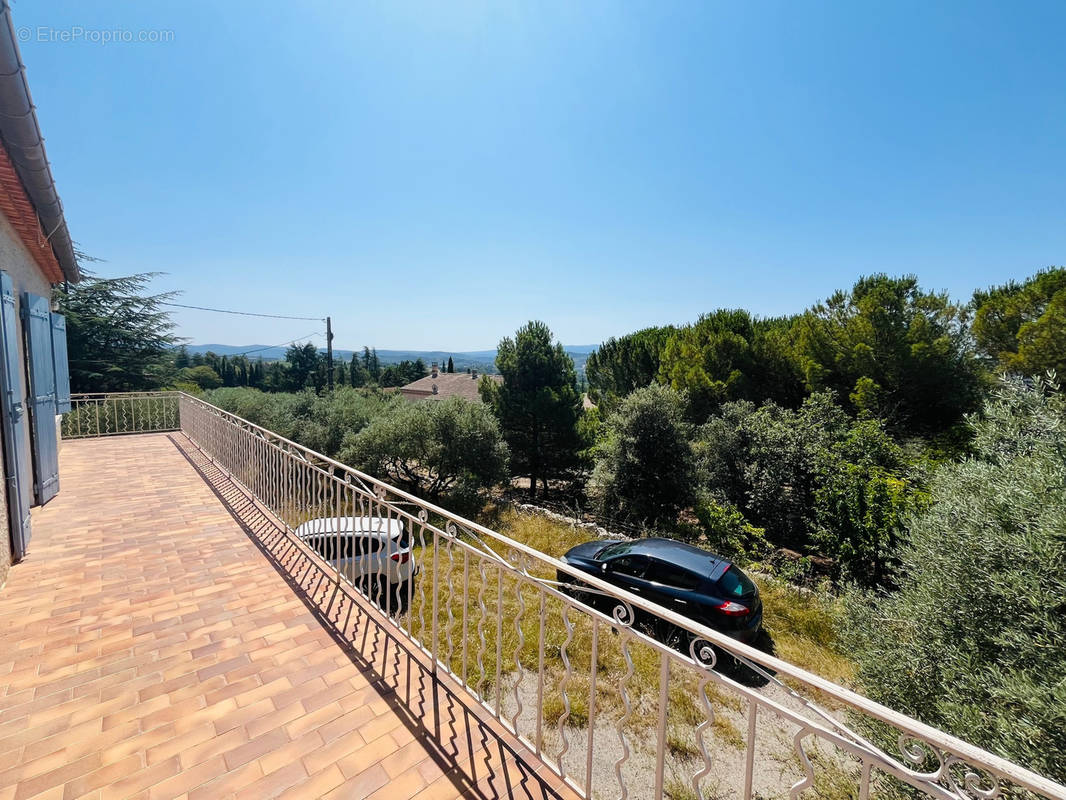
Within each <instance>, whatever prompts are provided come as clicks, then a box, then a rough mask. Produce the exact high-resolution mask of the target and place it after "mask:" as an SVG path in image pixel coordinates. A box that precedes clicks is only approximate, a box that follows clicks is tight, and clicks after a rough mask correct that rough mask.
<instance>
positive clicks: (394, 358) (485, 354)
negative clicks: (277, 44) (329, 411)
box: [185, 344, 599, 374]
mask: <svg viewBox="0 0 1066 800" xmlns="http://www.w3.org/2000/svg"><path fill="white" fill-rule="evenodd" d="M185 347H186V349H187V350H188V351H189V352H190V353H206V352H208V351H211V352H212V353H217V354H218V355H220V356H235V355H240V354H242V353H243V354H246V355H247V356H248V358H252V359H255V358H260V357H262V359H263V360H264V361H280V360H281V359H283V358H285V350H286V349H287V348H284V347H270V346H268V345H264V344H242V345H233V344H189V345H185ZM597 347H599V345H595V344H581V345H564V347H563V349H564V350H566V352H567V353H569V354H570V357H571V358H573V359H574V367H575V369H576V370H577V371H578V373H582V374H583V373H584V372H585V362H586V361H587V360H588V357H589V353H592V352H594V351H595V350H596V348H597ZM320 352H323V353H324V352H326V351H325V348H320ZM358 352H359V353H360V354H362V352H363V351H362V350H359V351H358ZM352 353H353V351H352V350H334V351H333V357H334V358H335V359H342V358H343V359H344V360H345V361H347V360H349V359H351V357H352ZM449 356H451V358H452V361H453V363H454V364H455V368H456V369H457V370H460V371H462V372H465V371H466V370H467V369H468V368H470V369H476V370H478V371H480V372H490V373H491V372H496V364H495V362H496V351H495V350H467V351H465V352H447V351H444V350H378V360H379V361H380V362H381V363H382V364H398V363H399V362H401V361H415V360H417V359H419V358H421V359H422V360H423V361H425V362H426V366H429V365H430V364H432V363H433V362H434V361H436V362H437V363H438V364H440V365H442V366H443V365H445V364H447V363H448V357H449Z"/></svg>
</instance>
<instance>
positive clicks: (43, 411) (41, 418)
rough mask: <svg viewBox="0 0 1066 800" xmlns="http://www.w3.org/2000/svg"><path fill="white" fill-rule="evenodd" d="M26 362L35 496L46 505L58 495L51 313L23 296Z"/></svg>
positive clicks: (43, 301) (32, 298)
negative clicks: (30, 399)
mask: <svg viewBox="0 0 1066 800" xmlns="http://www.w3.org/2000/svg"><path fill="white" fill-rule="evenodd" d="M22 305H23V323H24V327H25V331H26V361H27V363H28V365H29V373H30V397H31V398H32V405H31V408H30V433H31V437H32V440H33V456H34V458H33V472H34V494H35V495H36V496H37V502H38V503H39V504H40V505H44V504H45V503H47V502H48V501H49V500H51V499H52V498H53V497H55V496H56V495H57V494H58V493H59V441H58V439H57V437H56V375H55V364H54V363H53V361H52V312H51V310H50V309H49V307H48V300H47V299H45V298H43V297H38V296H37V295H35V294H30V293H29V292H26V293H25V294H23V295H22Z"/></svg>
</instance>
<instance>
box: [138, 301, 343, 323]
mask: <svg viewBox="0 0 1066 800" xmlns="http://www.w3.org/2000/svg"><path fill="white" fill-rule="evenodd" d="M159 305H161V306H174V307H175V308H191V309H194V310H196V311H214V312H215V313H217V314H237V315H239V316H242V317H266V318H267V319H300V320H306V321H307V322H325V321H326V318H325V317H289V316H286V315H284V314H257V313H255V312H253V311H229V310H228V309H225V308H207V307H205V306H187V305H185V304H184V303H160V304H159Z"/></svg>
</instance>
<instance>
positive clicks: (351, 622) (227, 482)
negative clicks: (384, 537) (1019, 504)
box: [0, 393, 1066, 800]
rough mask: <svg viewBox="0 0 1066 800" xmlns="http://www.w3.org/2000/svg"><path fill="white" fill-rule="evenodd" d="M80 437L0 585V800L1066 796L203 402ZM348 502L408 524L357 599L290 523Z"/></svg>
mask: <svg viewBox="0 0 1066 800" xmlns="http://www.w3.org/2000/svg"><path fill="white" fill-rule="evenodd" d="M64 437H65V441H64V444H63V448H62V452H61V484H62V491H61V492H60V494H59V496H58V497H57V498H56V499H54V500H53V501H52V502H50V503H49V504H48V505H46V506H45V507H43V508H40V509H37V510H36V511H35V513H34V518H33V529H34V538H33V540H32V543H31V545H32V549H31V555H30V558H29V559H28V560H27V561H26V562H25V563H24V564H22V565H20V566H19V567H18V568H17V569H16V570H13V571H12V574H11V578H10V581H9V584H8V586H7V587H6V588H5V589H4V590H3V593H2V594H0V642H2V649H0V676H2V677H0V800H8V798H15V800H23V798H33V797H79V796H94V797H95V796H99V797H133V796H136V797H181V796H187V797H190V798H193V797H196V798H200V797H204V798H218V797H238V796H239V797H249V798H266V797H274V796H286V797H375V798H376V797H385V796H388V797H389V798H390V800H400V798H415V797H417V798H423V799H428V798H433V797H440V798H454V797H481V798H489V797H523V798H572V797H597V798H599V797H604V798H607V797H623V798H628V797H631V798H649V797H672V798H678V800H680V798H696V797H712V796H713V797H723V798H725V797H728V798H738V799H740V800H750V798H752V797H754V796H756V795H761V796H764V797H774V796H785V795H789V796H792V797H797V796H800V795H804V796H812V795H815V794H818V795H829V794H834V795H848V796H854V797H858V798H862V800H865V799H866V798H868V797H870V796H872V795H877V794H879V793H882V792H884V793H888V792H891V791H893V790H894V789H897V788H899V787H900V786H909V787H912V788H914V789H917V790H918V791H919V792H921V793H924V794H927V795H930V796H933V797H938V798H942V799H943V800H950V798H956V800H992V799H993V798H995V797H997V796H999V795H1011V796H1014V795H1017V796H1023V795H1025V796H1034V795H1035V796H1042V797H1047V798H1056V800H1066V787H1062V786H1060V785H1058V784H1055V783H1053V782H1051V781H1048V780H1046V779H1043V778H1041V777H1040V776H1038V775H1035V774H1033V773H1031V772H1028V771H1027V770H1025V769H1023V768H1022V767H1020V766H1017V765H1014V764H1011V763H1009V762H1006V761H1003V760H1002V759H999V758H997V757H996V756H994V755H992V754H990V753H986V752H984V751H982V750H979V749H977V748H974V747H972V746H970V745H968V744H966V743H965V742H962V741H960V740H958V739H955V738H953V737H951V736H948V735H946V734H944V733H942V732H940V731H937V730H935V729H932V728H929V727H927V726H924V725H922V724H921V723H920V722H918V721H916V720H912V719H909V718H907V717H905V716H902V715H900V714H897V713H895V712H893V711H892V710H890V709H888V708H885V707H883V706H880V705H878V704H876V703H872V702H870V701H868V700H866V699H865V698H862V697H861V696H859V695H856V694H854V693H853V692H850V691H848V690H847V689H844V688H842V687H839V686H836V685H834V684H832V683H829V682H827V681H824V680H822V679H819V678H817V677H816V676H814V675H811V674H809V673H806V672H804V671H803V670H800V669H798V668H795V667H792V666H790V665H789V664H787V663H785V662H782V661H780V660H778V659H776V658H774V657H772V656H769V655H766V654H765V653H762V652H760V651H758V650H754V649H752V648H749V647H746V646H744V645H740V644H738V643H736V642H733V641H732V640H729V639H727V638H725V637H723V636H721V635H720V634H718V633H716V632H715V631H712V630H709V629H707V628H704V627H702V626H699V625H696V624H694V623H692V622H690V621H688V620H685V619H683V618H679V617H675V616H674V615H672V614H671V613H670V612H668V611H666V610H665V609H661V608H659V607H657V606H654V605H653V604H650V603H648V602H647V601H645V600H642V599H641V598H639V597H637V596H634V595H630V594H628V593H625V592H622V591H620V590H618V589H616V588H614V587H612V586H610V585H609V584H606V583H603V582H602V581H599V580H597V579H596V578H589V577H587V576H583V577H584V578H585V579H586V580H587V581H588V583H589V585H588V587H587V591H585V592H584V594H582V595H580V596H577V597H575V596H572V594H570V593H567V592H564V591H561V589H562V588H565V587H562V586H560V585H559V584H558V583H557V582H556V580H555V579H556V576H557V571H558V570H560V569H561V570H562V571H563V573H564V574H566V573H568V570H569V568H568V567H566V566H565V565H563V564H560V563H559V562H557V561H556V560H554V559H552V558H550V557H548V556H546V555H544V554H543V553H539V552H537V551H535V550H532V549H530V548H528V547H525V546H523V545H521V544H520V543H518V542H514V541H511V540H509V539H506V538H505V537H503V536H501V535H500V534H498V533H495V532H494V531H492V530H489V529H487V528H484V527H482V526H480V525H477V524H475V523H473V522H471V521H469V520H465V519H463V518H461V517H458V516H456V515H453V514H450V513H449V512H447V511H446V510H445V509H441V508H437V507H435V506H432V505H430V504H428V503H425V502H423V501H421V500H419V499H418V498H415V497H412V496H410V495H407V494H405V493H403V492H401V491H399V490H397V489H394V488H393V487H390V486H387V485H385V484H382V483H380V482H379V481H376V480H374V479H373V478H372V477H370V476H367V475H363V474H361V473H359V472H357V471H355V470H352V469H350V468H348V467H345V466H344V465H342V464H338V463H336V462H334V461H331V460H330V459H327V458H325V457H324V456H321V455H319V454H316V453H313V452H311V451H308V450H306V449H305V448H302V447H300V446H299V445H296V444H294V443H292V442H288V441H286V440H284V439H282V438H280V437H278V436H276V435H274V434H272V433H271V432H269V431H266V430H263V429H262V428H258V427H256V426H254V425H252V424H250V423H248V422H245V421H243V420H240V419H239V418H236V417H234V416H232V415H230V414H227V413H225V412H223V411H221V410H219V409H216V408H214V407H212V406H209V405H207V404H206V403H203V402H202V401H200V400H197V399H196V398H192V397H189V396H187V395H179V394H176V393H175V394H157V395H134V396H108V397H83V398H76V399H75V403H74V410H73V411H72V412H71V414H69V415H68V416H67V417H66V418H65V420H64ZM347 516H375V517H387V518H389V519H391V520H398V521H400V522H402V523H403V524H404V525H405V526H406V528H407V530H408V531H409V532H410V534H411V535H412V537H413V544H414V552H415V555H414V558H415V561H416V563H417V564H418V565H419V572H418V574H417V576H416V578H415V579H414V580H412V581H409V582H407V583H406V584H403V585H400V586H397V587H395V588H394V589H393V590H392V591H389V592H385V593H383V594H378V593H375V592H368V591H366V590H364V588H363V587H357V586H355V585H353V584H351V583H349V582H348V581H347V580H346V578H345V576H344V575H343V574H342V573H341V572H340V571H338V569H337V568H336V566H335V565H334V564H331V563H329V562H327V561H325V560H323V559H322V558H320V556H319V555H318V553H316V552H315V551H314V550H312V549H311V548H309V547H307V546H306V543H305V542H304V541H302V540H301V539H300V538H298V537H297V536H295V535H294V530H295V529H296V528H297V527H298V526H299V525H300V524H301V523H303V522H306V521H307V520H309V519H313V518H319V517H347ZM575 577H576V575H575ZM593 601H596V602H593ZM649 619H652V620H658V621H661V622H662V623H663V624H664V625H668V626H670V629H671V630H673V631H675V634H679V635H674V636H673V637H669V638H666V643H663V642H662V641H660V639H662V638H664V637H662V636H659V637H658V638H657V637H656V636H653V635H651V634H652V633H653V632H654V630H653V629H655V626H654V625H648V624H647V620H649ZM638 620H639V622H638ZM682 643H683V644H682Z"/></svg>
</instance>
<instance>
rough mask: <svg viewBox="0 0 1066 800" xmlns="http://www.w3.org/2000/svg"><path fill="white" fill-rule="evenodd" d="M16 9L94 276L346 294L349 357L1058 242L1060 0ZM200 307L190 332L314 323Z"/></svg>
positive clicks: (934, 266) (965, 261) (612, 331)
mask: <svg viewBox="0 0 1066 800" xmlns="http://www.w3.org/2000/svg"><path fill="white" fill-rule="evenodd" d="M14 16H15V24H16V27H19V28H25V29H26V30H25V32H23V33H21V36H22V37H23V38H25V39H26V41H24V42H23V43H22V51H23V58H24V60H25V61H26V63H27V65H28V69H29V80H30V86H31V89H32V91H33V94H34V99H35V101H36V104H37V106H38V114H39V117H40V120H41V125H42V128H43V130H44V134H45V137H46V139H47V146H48V152H49V156H50V158H51V161H52V164H53V169H54V172H55V175H56V178H57V181H58V184H59V189H60V193H61V195H62V197H63V200H64V203H65V206H66V213H67V220H68V223H69V226H70V230H71V232H72V234H73V236H74V238H75V239H76V240H77V241H78V242H79V244H80V245H81V247H82V248H83V249H84V250H85V251H87V252H88V253H90V254H93V255H96V256H99V257H101V258H104V259H106V263H104V264H100V265H97V267H96V269H97V270H98V272H100V273H102V274H108V275H111V274H116V275H117V274H129V273H132V272H141V271H161V272H166V273H168V275H166V276H165V277H163V278H160V279H158V280H157V281H156V282H155V286H156V287H157V288H158V289H160V290H170V289H178V290H181V291H183V292H184V295H183V297H182V299H181V300H180V301H179V302H185V303H190V304H194V305H206V306H222V307H226V308H236V309H243V310H250V311H267V312H271V313H280V314H295V315H300V316H304V315H307V316H319V315H323V316H324V315H326V314H330V315H332V317H333V320H334V327H335V330H336V340H335V343H336V345H337V346H338V347H356V346H362V345H363V344H370V345H375V346H377V347H379V348H418V349H447V350H465V349H483V348H490V347H493V346H495V344H496V342H497V341H498V340H499V339H500V338H501V337H502V336H504V335H507V334H510V333H511V332H513V331H514V330H515V328H516V327H518V326H519V325H521V324H522V323H524V322H525V321H526V320H528V319H530V318H539V319H543V320H545V321H546V322H547V323H548V324H549V325H550V326H551V327H552V328H553V330H554V331H555V333H556V334H557V336H559V338H561V339H562V340H563V341H564V342H566V343H568V344H587V343H594V342H598V341H601V340H602V339H604V338H606V337H608V336H611V335H617V334H622V333H625V332H628V331H632V330H636V329H638V328H641V327H644V326H647V325H654V324H662V323H670V322H673V323H678V322H685V321H690V320H693V319H695V318H696V317H697V316H698V315H699V314H700V313H701V312H705V311H709V310H711V309H714V308H717V307H723V306H725V307H736V306H740V307H745V308H749V309H751V310H752V311H754V312H756V313H758V314H761V315H774V314H782V313H788V312H793V311H798V310H801V309H803V308H804V307H807V306H809V305H810V304H812V303H814V302H816V301H817V300H819V299H820V298H822V297H825V296H826V295H827V294H829V293H830V292H832V291H833V290H834V289H836V288H841V287H846V286H850V285H851V283H852V282H853V281H854V279H855V278H856V277H857V276H858V275H859V274H863V273H870V272H876V271H885V272H889V273H894V274H901V273H909V272H914V273H917V274H918V275H919V277H920V278H921V281H922V283H923V285H925V286H926V287H929V288H933V289H944V290H948V291H949V292H951V294H952V295H953V296H955V297H957V298H967V297H968V296H969V294H970V293H971V292H972V290H973V288H974V287H976V286H984V285H989V284H992V283H998V282H1002V281H1004V280H1007V279H1009V278H1019V277H1023V276H1025V275H1028V274H1031V273H1032V272H1034V271H1036V270H1037V269H1039V268H1041V267H1044V266H1047V265H1050V264H1062V263H1064V262H1066V191H1064V190H1063V186H1064V183H1066V180H1064V179H1066V147H1064V144H1063V132H1064V131H1066V48H1063V47H1062V39H1061V36H1062V31H1063V30H1064V28H1066V4H1064V3H1062V2H1058V0H1055V1H1053V2H1044V3H1041V2H1037V1H1036V0H1030V1H1027V2H1025V3H1014V4H1012V3H1004V2H958V3H935V4H934V3H928V2H924V0H923V1H922V2H902V1H901V2H892V3H882V4H878V5H877V7H874V5H873V4H869V3H856V2H851V1H850V0H848V1H847V2H836V3H829V2H817V3H815V2H780V3H761V2H760V3H739V2H732V1H730V2H678V3H669V2H654V3H652V2H647V3H638V2H621V1H617V2H596V1H595V0H582V1H581V2H563V3H545V2H536V3H532V2H531V3H528V4H526V3H510V2H484V3H476V2H462V1H461V0H453V1H451V2H447V3H438V2H433V3H430V2H427V3H424V4H408V3H402V2H395V1H394V0H390V1H389V2H380V3H374V4H368V3H321V2H300V3H295V2H290V3H285V4H281V3H272V2H256V3H251V2H237V1H236V0H226V2H210V3H208V2H182V3H144V2H135V1H134V0H121V1H119V2H111V1H110V0H93V2H92V3H86V2H84V0H78V2H49V3H36V4H35V3H30V2H27V0H22V1H21V2H17V3H16V4H15V7H14ZM78 29H81V30H82V31H96V30H116V29H120V30H127V31H132V32H133V34H134V35H136V32H137V31H141V30H150V31H168V32H172V33H168V34H167V36H168V37H170V38H171V41H168V42H161V43H122V42H115V43H110V44H100V43H95V42H91V41H86V40H85V38H87V36H88V34H87V33H84V32H83V33H81V34H78V33H77V30H78ZM70 31H73V32H74V33H71V34H69V35H74V36H80V37H81V40H80V41H75V42H71V41H67V42H63V41H60V40H57V38H58V37H61V36H62V35H64V33H63V32H70ZM176 319H177V321H178V322H179V325H180V333H181V334H182V335H184V336H186V337H188V338H189V339H190V341H192V342H197V343H203V342H219V341H221V342H224V343H231V344H245V343H252V342H258V343H264V344H275V343H280V342H282V341H285V340H287V339H292V338H295V337H298V336H302V335H305V334H306V333H308V332H309V330H310V329H311V328H313V327H315V326H314V324H313V323H306V322H281V321H268V320H255V319H245V318H237V317H228V316H223V315H212V314H207V313H202V312H184V311H183V312H179V313H177V314H176ZM319 341H321V339H319Z"/></svg>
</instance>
